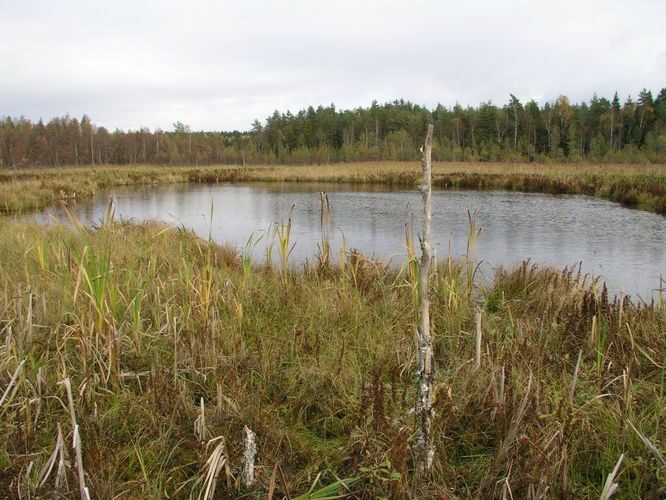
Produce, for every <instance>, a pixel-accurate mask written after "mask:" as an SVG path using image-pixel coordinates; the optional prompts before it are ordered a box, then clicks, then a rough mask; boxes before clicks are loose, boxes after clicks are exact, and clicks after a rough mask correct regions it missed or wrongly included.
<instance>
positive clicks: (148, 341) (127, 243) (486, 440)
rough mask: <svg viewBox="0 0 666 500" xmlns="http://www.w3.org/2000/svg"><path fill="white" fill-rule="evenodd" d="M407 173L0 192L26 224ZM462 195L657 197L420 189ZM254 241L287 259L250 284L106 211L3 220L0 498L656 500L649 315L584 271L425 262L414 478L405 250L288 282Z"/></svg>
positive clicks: (665, 413)
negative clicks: (426, 464) (134, 205)
mask: <svg viewBox="0 0 666 500" xmlns="http://www.w3.org/2000/svg"><path fill="white" fill-rule="evenodd" d="M404 167H405V165H403V164H382V165H377V164H373V165H351V166H346V167H344V168H340V167H336V168H335V169H334V168H333V167H329V168H322V169H317V170H315V169H306V168H296V169H294V168H287V167H285V168H242V167H233V168H229V167H208V168H172V169H164V168H156V167H148V166H146V167H142V168H140V169H138V170H134V169H132V170H129V169H120V168H106V167H104V168H101V167H98V168H95V169H91V168H85V169H81V168H73V169H67V170H61V171H59V170H49V171H17V172H11V173H9V172H6V171H5V172H3V176H4V178H3V184H2V185H3V187H5V188H6V189H5V190H4V192H5V193H12V192H14V193H21V195H22V196H23V195H25V199H26V200H29V199H30V196H29V194H30V192H31V191H30V190H29V189H27V188H26V189H24V187H26V186H28V187H30V189H34V192H36V193H39V192H42V193H45V194H44V197H43V198H41V199H40V201H39V203H37V204H36V205H39V204H41V203H51V202H53V200H55V199H57V198H59V197H63V198H68V197H73V196H74V193H76V196H77V197H79V196H81V195H84V194H85V195H89V194H93V193H95V192H96V191H97V190H98V189H104V188H106V187H108V186H110V185H118V184H130V183H160V182H211V181H215V182H219V181H223V180H232V179H241V178H242V179H261V180H274V181H285V180H314V179H313V177H316V180H326V181H340V180H344V181H346V182H354V181H360V180H363V181H364V182H367V181H368V180H370V181H375V182H393V183H404V184H406V185H412V184H414V183H416V182H417V178H418V170H417V167H416V165H414V166H413V167H412V166H411V165H409V166H407V168H404ZM484 167H487V166H484ZM465 169H467V170H465ZM576 169H577V170H576ZM484 174H485V176H484ZM457 176H459V177H457ZM456 178H460V179H474V181H473V182H472V184H476V182H480V183H484V182H487V184H485V185H484V184H482V185H481V187H493V185H494V184H493V183H496V182H499V181H500V180H501V179H504V182H508V181H509V180H511V181H512V182H514V181H515V182H518V180H520V179H523V181H520V182H526V181H524V179H536V180H537V181H538V182H541V183H540V184H537V186H539V187H538V188H535V189H543V186H551V187H552V186H565V187H568V186H586V185H587V184H586V182H583V181H581V179H598V180H599V182H601V181H602V180H603V181H604V182H606V183H608V184H607V185H608V186H612V185H614V184H613V183H626V184H627V185H629V186H634V188H635V189H638V187H639V186H640V187H641V189H647V188H646V187H645V186H653V185H659V184H660V183H661V185H662V186H663V175H662V174H660V173H658V172H656V171H654V170H652V171H646V170H645V168H644V167H633V168H629V169H624V168H623V169H621V170H620V169H619V168H618V169H617V170H614V169H612V168H611V169H609V170H604V172H603V174H601V173H599V172H598V167H595V166H588V167H582V168H581V167H570V166H557V167H549V168H548V169H547V170H546V172H543V173H538V172H536V171H535V167H531V166H524V165H495V166H492V167H491V168H490V169H489V170H487V171H485V170H484V171H483V172H482V170H481V167H480V166H475V165H466V166H465V167H461V166H459V165H441V166H438V167H436V168H435V181H436V182H446V183H451V185H456V183H455V179H456ZM444 179H446V180H444ZM520 182H518V183H517V184H516V186H517V188H520V189H527V188H528V186H526V185H525V184H520ZM590 182H592V181H590ZM603 185H604V184H601V186H603ZM623 185H624V184H623ZM10 186H11V187H12V188H9V187H10ZM460 187H463V186H460ZM464 187H477V188H478V187H479V186H478V185H475V186H471V185H465V186H464ZM505 188H506V186H505ZM570 189H573V188H570ZM595 189H601V187H599V188H595ZM40 190H41V191H40ZM608 192H610V191H608ZM595 193H596V192H595ZM4 196H5V197H7V196H8V194H5V195H4ZM6 199H7V198H5V200H6ZM20 203H21V202H20V201H19V202H18V205H16V206H15V207H14V208H15V209H17V208H18V209H22V210H27V209H28V208H30V205H29V204H26V205H23V206H21V205H20ZM5 205H6V206H7V207H9V202H5ZM472 233H473V231H472ZM271 237H272V238H273V239H274V240H273V241H274V244H273V245H272V246H271V248H272V251H273V252H275V253H276V254H279V256H280V259H279V260H278V263H277V264H273V263H272V260H271V259H267V260H266V262H265V263H264V264H263V265H262V264H252V263H251V262H250V261H249V260H248V259H247V255H246V254H244V253H243V252H239V251H238V250H237V249H233V248H228V247H224V246H219V245H216V244H215V243H213V242H212V241H210V240H208V241H206V240H202V239H200V238H199V237H197V236H195V235H194V234H192V233H189V232H187V231H185V230H178V229H175V228H172V227H168V226H162V225H159V224H157V223H145V224H130V223H126V222H116V221H114V218H113V209H112V206H110V208H109V211H108V213H107V216H106V218H105V220H104V221H102V222H101V223H100V224H99V225H98V226H97V227H95V228H86V227H84V226H83V225H80V224H76V223H75V224H74V227H65V226H61V225H55V226H51V227H44V226H40V225H37V224H34V223H25V222H18V221H15V220H13V219H12V218H11V217H5V218H4V219H3V220H2V221H1V226H0V294H1V296H2V299H1V304H2V309H1V310H0V332H1V334H2V342H1V345H0V379H1V380H2V384H1V385H0V387H2V396H1V398H2V399H1V401H0V430H1V432H2V435H3V436H6V439H5V440H4V441H3V444H2V447H1V449H0V484H2V485H3V488H4V489H5V492H6V494H7V495H10V496H15V495H19V494H20V495H23V496H27V495H28V494H30V495H41V494H47V492H51V493H52V494H55V495H56V496H57V495H64V496H68V495H74V494H76V492H77V491H79V489H80V488H81V487H83V486H85V487H86V488H88V490H89V491H90V494H91V496H92V497H97V498H106V497H111V496H116V495H119V494H120V495H125V496H128V497H133V498H146V497H159V496H165V495H168V496H169V497H182V496H188V495H190V494H192V495H194V496H197V495H199V494H204V493H205V491H209V492H210V491H211V488H213V490H215V489H216V490H217V493H218V495H220V496H222V497H225V496H244V497H247V498H254V497H265V496H266V495H268V496H269V497H273V498H280V497H283V496H290V497H291V498H294V497H296V495H298V494H301V495H304V496H303V498H308V494H310V495H311V498H324V497H326V496H327V495H328V496H329V497H330V496H331V495H336V494H339V495H349V496H351V497H357V498H375V497H381V496H384V497H389V498H406V497H407V498H409V497H413V498H432V497H450V496H455V497H470V496H475V495H478V496H481V497H506V496H509V495H510V494H511V495H513V496H514V497H516V498H518V497H531V498H539V497H544V496H545V497H559V498H562V497H570V498H574V497H576V498H579V497H599V496H603V495H604V494H606V493H607V492H608V491H609V488H611V487H612V484H614V483H617V484H618V485H619V490H618V493H617V495H618V496H619V497H626V498H632V497H642V498H659V497H663V495H664V493H665V492H666V491H665V490H664V484H665V478H666V462H665V461H664V451H663V450H664V448H663V445H664V442H665V440H666V434H665V433H664V417H666V393H665V390H666V366H665V365H664V359H665V354H666V336H665V335H664V330H665V328H666V309H665V306H664V304H663V303H662V301H661V296H660V298H659V300H658V301H656V302H654V303H650V304H645V303H641V302H634V301H632V300H631V298H629V297H610V296H609V294H608V293H607V291H606V290H605V289H604V287H603V286H601V285H600V284H599V283H598V282H597V281H595V280H594V279H592V278H590V277H589V276H585V275H582V273H580V271H579V270H577V269H565V270H554V269H548V268H538V267H537V266H534V265H531V264H529V263H523V264H522V265H520V266H518V267H516V268H510V269H507V268H500V269H498V270H497V271H496V275H495V277H494V278H493V279H492V280H490V281H489V282H485V283H483V284H482V283H480V282H478V280H477V279H476V276H475V271H474V270H475V266H476V262H475V259H474V242H473V239H472V240H471V245H470V251H469V252H468V256H467V258H463V259H461V260H458V261H455V260H451V259H446V260H444V261H443V262H440V264H439V265H438V266H437V268H436V269H435V270H434V274H433V276H432V278H431V284H430V288H431V294H432V304H431V316H432V319H431V321H432V324H433V328H434V333H435V347H436V348H435V352H436V363H437V378H436V380H435V385H434V408H435V412H436V417H435V419H434V421H433V422H434V424H433V425H434V427H433V430H434V432H433V435H434V438H435V445H436V450H437V453H436V455H435V459H434V467H433V474H432V476H431V477H427V478H423V477H420V476H419V475H418V474H415V473H414V470H415V463H414V453H413V448H412V446H413V444H414V432H415V417H414V406H415V400H416V397H417V386H416V376H415V363H416V351H417V349H416V345H415V329H416V324H417V307H418V301H417V299H418V297H417V295H418V293H417V291H416V290H417V288H416V283H417V280H418V269H419V267H418V262H417V257H416V252H415V251H414V250H413V248H412V247H411V246H410V245H409V244H408V248H412V250H411V251H410V253H409V255H411V257H410V259H408V262H407V263H406V264H405V266H403V267H402V268H401V269H392V268H387V267H385V266H384V265H383V264H382V263H381V262H376V261H373V260H371V259H369V258H367V257H366V256H364V255H363V254H361V253H359V252H357V251H354V250H353V249H343V251H342V252H340V254H336V255H333V254H331V253H329V251H328V247H327V245H326V241H322V244H321V245H320V246H319V249H318V258H317V259H315V260H314V261H313V262H312V263H311V264H309V265H306V266H299V267H296V266H295V265H294V264H293V263H292V262H291V261H290V259H289V250H290V245H291V242H290V223H289V222H288V221H284V224H283V225H281V226H280V228H279V230H278V231H275V232H274V233H273V234H272V236H271ZM408 243H409V240H408ZM316 251H317V250H316V249H313V253H314V252H316ZM68 387H69V388H70V389H69V390H68ZM245 426H247V427H248V428H250V429H252V431H254V433H255V434H256V440H257V442H256V444H257V451H258V455H257V461H256V482H255V484H254V486H252V487H251V488H245V487H243V486H242V485H241V481H240V468H241V464H242V456H243V451H244V435H243V429H244V427H245ZM75 435H76V436H77V439H76V440H75V446H74V447H73V446H72V440H73V438H74V436H75ZM613 471H615V472H613ZM214 478H217V484H216V486H214V485H213V484H212V481H213V479H214ZM308 492H309V493H308ZM317 495H319V496H317Z"/></svg>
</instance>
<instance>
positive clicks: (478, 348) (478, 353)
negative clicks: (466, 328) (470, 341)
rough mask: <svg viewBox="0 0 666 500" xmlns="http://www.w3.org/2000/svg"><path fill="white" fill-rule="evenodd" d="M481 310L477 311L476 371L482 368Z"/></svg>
mask: <svg viewBox="0 0 666 500" xmlns="http://www.w3.org/2000/svg"><path fill="white" fill-rule="evenodd" d="M481 335H482V333H481V309H477V310H476V369H477V370H478V369H479V368H481Z"/></svg>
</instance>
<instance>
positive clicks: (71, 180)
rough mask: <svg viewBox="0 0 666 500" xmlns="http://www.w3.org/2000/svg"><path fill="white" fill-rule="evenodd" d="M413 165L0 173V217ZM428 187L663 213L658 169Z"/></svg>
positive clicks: (541, 168) (454, 175) (493, 173)
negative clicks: (597, 201)
mask: <svg viewBox="0 0 666 500" xmlns="http://www.w3.org/2000/svg"><path fill="white" fill-rule="evenodd" d="M420 179H421V168H420V165H419V163H417V162H366V163H341V164H333V165H308V166H253V167H250V166H247V167H242V166H207V167H195V168H193V167H157V166H132V167H131V168H130V167H120V166H97V167H76V168H74V167H70V168H50V169H22V170H0V212H4V213H17V212H26V211H30V210H36V209H40V208H44V207H46V206H48V205H52V204H53V203H55V202H57V201H67V202H68V203H73V202H76V200H81V199H83V198H86V197H89V196H92V195H94V194H97V193H99V192H101V191H103V190H105V189H109V188H111V187H114V186H131V185H159V184H174V183H220V182H240V181H250V182H251V181H270V182H323V183H375V184H385V185H390V186H400V187H416V186H417V184H418V183H419V182H420ZM432 182H433V186H435V187H440V188H446V189H504V190H511V191H526V192H543V193H550V194H583V195H589V196H597V197H600V198H604V199H607V200H610V201H614V202H618V203H622V204H623V205H625V206H631V207H636V208H641V209H646V210H651V211H655V212H657V213H662V214H664V213H666V167H665V166H663V165H635V164H630V165H586V164H580V165H579V164H576V165H560V164H554V163H550V164H526V163H439V164H437V165H435V166H434V167H433V180H432Z"/></svg>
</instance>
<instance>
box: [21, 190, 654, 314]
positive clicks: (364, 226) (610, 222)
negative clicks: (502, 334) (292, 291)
mask: <svg viewBox="0 0 666 500" xmlns="http://www.w3.org/2000/svg"><path fill="white" fill-rule="evenodd" d="M320 191H327V193H328V197H329V200H330V205H331V210H332V214H331V222H330V224H331V225H330V228H331V229H330V230H329V234H330V239H331V242H332V247H333V249H334V254H333V255H334V256H337V249H338V248H339V246H340V244H341V241H342V235H343V234H344V238H345V240H346V245H347V249H351V248H356V249H359V250H361V251H362V252H364V253H365V254H367V255H374V256H376V257H379V258H382V259H385V260H390V261H391V262H392V263H394V264H401V263H402V262H404V260H405V259H406V251H405V225H406V224H413V226H414V228H415V233H417V232H418V231H419V230H420V227H421V210H422V208H421V198H420V194H419V193H418V192H416V191H404V190H389V189H387V188H383V187H378V186H367V185H364V186H359V185H353V186H349V185H330V184H327V185H318V184H308V185H294V184H257V183H253V184H226V185H202V186H198V185H186V186H170V187H160V188H152V187H151V188H132V189H117V190H114V191H110V192H109V193H108V194H107V195H106V196H100V197H97V198H95V199H94V200H90V201H88V202H86V203H81V204H79V205H78V206H76V207H75V210H74V211H75V213H76V214H77V216H78V217H79V218H80V219H81V220H82V221H85V222H89V223H97V222H99V221H100V220H101V219H102V218H103V217H104V214H105V211H106V206H107V203H108V199H109V198H110V197H112V198H113V200H114V202H115V204H116V215H117V217H121V218H123V219H134V220H136V221H143V220H148V219H157V220H161V221H165V222H168V223H171V224H174V225H178V226H184V227H187V228H191V229H193V230H194V231H195V232H196V233H197V234H199V235H200V236H201V237H203V238H207V237H208V235H209V234H211V235H212V237H213V239H214V240H216V241H218V242H229V243H232V244H234V245H236V246H237V247H238V248H239V249H243V248H244V247H245V245H246V242H247V240H248V238H249V237H250V236H252V235H255V237H258V236H261V235H264V237H263V238H262V239H261V241H260V242H259V244H258V245H257V246H256V247H255V248H254V255H255V258H257V259H263V258H264V257H263V256H264V255H265V249H266V243H267V241H269V240H270V239H269V238H268V237H267V236H266V234H267V233H268V232H269V231H270V229H271V228H274V227H275V225H276V224H277V223H279V222H281V221H284V222H286V221H287V219H288V218H289V216H290V214H291V218H292V223H293V227H292V233H291V234H292V242H294V243H295V244H296V245H295V248H294V250H293V253H292V257H291V258H292V260H293V261H296V262H303V261H305V260H314V259H315V256H316V253H317V245H318V244H319V243H320V242H321V237H322V233H323V231H322V228H321V219H320V215H321V203H320V195H319V192H320ZM211 206H212V207H213V216H212V220H211V216H210V214H211ZM477 209H478V210H480V213H479V215H478V218H477V227H481V228H482V232H481V235H480V237H479V239H478V242H477V252H476V253H477V258H478V259H481V260H483V261H484V262H485V264H484V267H483V269H482V270H483V274H485V275H486V276H491V275H492V267H493V266H497V265H512V264H515V263H518V262H520V261H522V260H524V259H528V258H530V259H531V260H532V262H536V263H540V264H548V265H552V266H555V267H558V268H563V267H564V266H570V265H575V264H577V263H579V262H582V266H583V271H584V272H589V273H592V274H593V275H599V276H601V277H602V278H603V279H604V280H605V281H606V282H607V284H608V287H609V289H610V290H611V291H612V292H613V293H619V292H625V293H629V294H631V295H634V296H640V297H642V298H643V299H644V300H648V301H649V300H650V299H651V298H652V297H656V292H655V289H656V288H658V287H659V284H660V276H661V275H662V274H663V275H664V277H666V251H665V249H666V217H663V216H660V215H655V214H651V213H647V212H642V211H638V210H629V209H626V208H622V207H620V206H619V205H617V204H614V203H610V202H607V201H603V200H599V199H595V198H590V197H583V196H566V195H565V196H551V195H543V194H525V193H514V192H504V191H483V192H478V191H435V192H433V226H432V232H433V241H434V243H435V244H436V247H435V249H436V253H437V256H438V257H439V258H440V259H442V258H444V257H446V256H447V255H448V253H449V250H450V251H451V253H452V254H453V256H455V257H459V256H462V255H464V254H465V248H466V242H467V223H468V218H467V212H468V210H469V211H474V210H477ZM34 217H37V219H38V220H40V221H42V222H48V221H49V220H53V219H54V218H55V219H57V220H65V219H66V217H65V215H64V214H63V213H62V211H61V210H59V209H57V208H50V209H48V210H46V211H44V212H43V213H41V214H37V215H36V216H34ZM274 252H275V253H276V254H277V245H276V246H275V249H274Z"/></svg>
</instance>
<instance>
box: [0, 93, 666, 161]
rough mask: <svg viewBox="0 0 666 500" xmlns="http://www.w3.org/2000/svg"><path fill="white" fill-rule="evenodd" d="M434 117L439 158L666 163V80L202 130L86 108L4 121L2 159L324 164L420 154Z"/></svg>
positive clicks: (280, 116) (323, 112) (329, 111)
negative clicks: (578, 96) (582, 94)
mask: <svg viewBox="0 0 666 500" xmlns="http://www.w3.org/2000/svg"><path fill="white" fill-rule="evenodd" d="M428 122H432V123H433V124H434V144H433V158H434V160H435V161H475V162H478V161H481V162H484V161H526V162H547V161H557V162H580V161H587V162H608V163H645V162H653V163H663V162H665V161H666V88H662V89H661V90H660V91H659V93H658V94H657V96H656V97H654V96H653V94H652V92H651V91H649V90H646V89H643V90H642V91H640V92H639V94H638V96H637V97H636V98H635V99H634V98H632V97H631V96H629V97H627V98H626V99H625V100H624V101H623V102H622V101H621V100H620V98H619V97H618V95H617V93H615V95H614V96H613V98H612V99H610V100H609V99H607V98H606V97H598V96H597V95H596V94H595V95H593V96H592V98H591V99H590V101H589V102H581V103H579V104H575V103H571V102H570V101H569V99H568V98H567V97H566V96H563V95H562V96H560V97H558V98H557V99H555V100H554V101H552V102H546V103H543V104H540V103H537V102H535V101H534V100H530V101H528V102H521V101H520V100H519V99H518V98H517V97H516V96H514V95H512V94H510V96H509V99H508V102H506V103H505V104H502V105H497V104H495V103H493V102H491V101H487V102H483V103H481V104H479V105H478V106H477V107H466V108H464V107H462V106H461V105H459V104H456V105H455V106H453V107H452V108H447V107H445V106H442V105H438V106H437V107H436V108H435V109H428V108H426V107H424V106H420V105H418V104H414V103H411V102H409V101H404V100H396V101H393V102H390V103H385V104H378V103H377V102H373V103H372V104H371V106H369V107H366V108H356V109H349V110H338V109H337V108H336V107H335V105H333V104H331V105H330V106H319V107H317V108H314V107H309V108H307V109H304V110H301V111H299V112H297V113H296V114H292V113H291V112H289V111H287V112H286V113H281V112H279V111H275V112H274V113H273V114H272V115H271V116H270V117H268V118H267V119H266V120H265V122H264V123H261V122H260V121H259V120H255V121H254V123H253V124H252V127H251V129H250V130H249V131H242V132H240V131H232V132H228V131H215V132H211V131H208V132H207V131H194V130H191V129H190V127H189V126H188V125H187V124H184V123H182V122H176V123H174V124H173V129H172V130H170V131H163V130H160V129H156V130H153V131H151V130H149V129H148V128H141V129H139V130H127V131H125V130H114V131H110V130H108V129H106V128H105V127H103V126H96V125H95V124H94V123H93V122H92V120H91V119H90V118H89V117H88V116H86V115H84V116H83V117H82V118H81V119H80V120H79V119H77V118H75V117H71V116H69V115H67V116H64V117H58V118H53V119H51V120H50V121H48V122H47V123H45V122H44V121H43V120H39V121H38V122H37V123H33V122H32V121H30V120H28V119H26V118H23V117H20V118H11V117H5V118H3V119H2V121H1V122H0V165H2V166H4V167H30V166H40V167H48V166H54V167H57V166H62V165H87V164H118V165H123V164H158V165H208V164H321V163H332V162H350V161H380V160H393V161H395V160H398V161H401V160H414V159H416V158H418V148H419V146H420V144H421V143H422V140H423V136H424V134H425V129H426V126H427V123H428Z"/></svg>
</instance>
